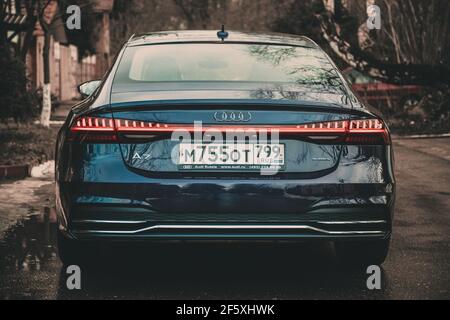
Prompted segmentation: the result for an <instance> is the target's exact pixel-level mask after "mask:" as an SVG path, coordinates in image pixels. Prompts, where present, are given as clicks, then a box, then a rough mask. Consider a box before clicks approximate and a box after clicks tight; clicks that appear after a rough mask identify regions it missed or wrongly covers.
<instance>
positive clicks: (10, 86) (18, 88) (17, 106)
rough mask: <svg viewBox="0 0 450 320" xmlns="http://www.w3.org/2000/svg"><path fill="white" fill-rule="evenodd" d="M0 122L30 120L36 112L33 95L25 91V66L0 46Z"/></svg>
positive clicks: (26, 81) (26, 80) (35, 102)
mask: <svg viewBox="0 0 450 320" xmlns="http://www.w3.org/2000/svg"><path fill="white" fill-rule="evenodd" d="M0 70H2V72H1V76H0V121H3V122H6V121H8V120H9V119H11V118H12V119H14V121H16V122H27V121H30V120H32V119H33V118H34V117H35V116H36V114H37V112H38V110H37V100H36V97H35V94H34V93H31V92H29V91H28V90H27V83H28V79H27V77H26V69H25V65H24V63H23V62H22V61H20V60H19V59H18V58H15V57H12V55H11V53H10V52H9V50H8V48H4V47H3V48H2V47H1V46H0Z"/></svg>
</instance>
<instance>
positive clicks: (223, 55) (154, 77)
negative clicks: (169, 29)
mask: <svg viewBox="0 0 450 320" xmlns="http://www.w3.org/2000/svg"><path fill="white" fill-rule="evenodd" d="M201 81H207V82H259V83H261V82H263V83H264V82H268V83H294V84H299V85H325V86H327V87H328V86H330V85H341V80H340V78H339V75H338V73H337V71H336V70H335V68H334V67H333V65H332V64H331V63H330V62H329V60H328V58H327V57H326V56H325V54H324V53H323V52H322V51H321V50H319V49H315V48H307V47H292V46H276V45H250V44H209V43H185V44H164V45H147V46H136V47H129V48H127V49H126V51H125V53H124V56H123V58H122V60H121V62H120V65H119V68H118V71H117V74H116V76H115V79H114V85H120V84H132V83H157V82H201Z"/></svg>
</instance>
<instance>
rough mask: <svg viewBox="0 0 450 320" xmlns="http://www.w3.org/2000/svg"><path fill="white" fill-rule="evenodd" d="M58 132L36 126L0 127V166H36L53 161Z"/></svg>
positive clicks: (54, 129) (56, 129)
mask: <svg viewBox="0 0 450 320" xmlns="http://www.w3.org/2000/svg"><path fill="white" fill-rule="evenodd" d="M58 130H59V128H54V127H50V128H45V127H42V126H41V125H37V124H19V125H10V126H7V125H0V165H24V164H25V165H26V164H30V165H37V164H40V163H44V162H46V161H48V160H53V159H54V158H55V142H56V135H57V133H58Z"/></svg>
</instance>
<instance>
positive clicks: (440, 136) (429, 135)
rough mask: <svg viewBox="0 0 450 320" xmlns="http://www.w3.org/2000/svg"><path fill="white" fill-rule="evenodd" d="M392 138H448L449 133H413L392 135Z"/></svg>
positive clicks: (449, 136)
mask: <svg viewBox="0 0 450 320" xmlns="http://www.w3.org/2000/svg"><path fill="white" fill-rule="evenodd" d="M392 138H393V139H397V140H406V139H433V138H434V139H435V138H450V133H441V134H415V135H410V136H398V135H392Z"/></svg>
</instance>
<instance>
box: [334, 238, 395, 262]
mask: <svg viewBox="0 0 450 320" xmlns="http://www.w3.org/2000/svg"><path fill="white" fill-rule="evenodd" d="M389 244H390V239H385V240H376V241H361V242H336V243H335V244H334V247H335V250H336V255H337V258H338V260H339V262H340V263H342V264H344V265H353V266H369V265H381V264H383V262H384V261H385V260H386V257H387V255H388V252H389Z"/></svg>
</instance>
